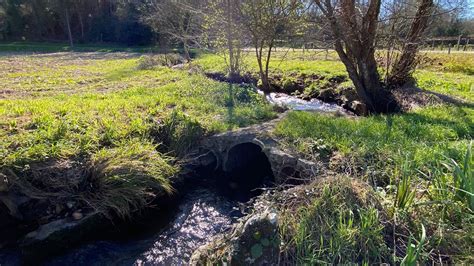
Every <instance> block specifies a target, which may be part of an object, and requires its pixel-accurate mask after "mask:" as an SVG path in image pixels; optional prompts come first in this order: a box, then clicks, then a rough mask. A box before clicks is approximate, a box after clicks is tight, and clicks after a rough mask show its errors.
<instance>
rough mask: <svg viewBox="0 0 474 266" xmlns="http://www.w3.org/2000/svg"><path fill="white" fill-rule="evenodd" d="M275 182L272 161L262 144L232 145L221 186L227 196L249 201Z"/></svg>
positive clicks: (220, 181)
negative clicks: (261, 146)
mask: <svg viewBox="0 0 474 266" xmlns="http://www.w3.org/2000/svg"><path fill="white" fill-rule="evenodd" d="M273 182H274V176H273V172H272V168H271V165H270V162H269V161H268V158H267V156H266V155H265V153H264V152H263V151H262V149H261V148H260V146H258V145H256V144H253V143H242V144H238V145H236V146H234V147H232V148H231V149H230V150H229V152H228V155H227V160H226V162H225V165H224V176H223V178H221V179H220V180H219V183H220V187H221V188H222V189H224V191H225V194H227V196H229V197H231V198H233V199H235V200H239V201H247V200H249V199H250V198H252V197H255V196H257V195H259V194H260V193H261V192H262V190H261V188H263V187H267V186H269V185H270V184H271V183H273Z"/></svg>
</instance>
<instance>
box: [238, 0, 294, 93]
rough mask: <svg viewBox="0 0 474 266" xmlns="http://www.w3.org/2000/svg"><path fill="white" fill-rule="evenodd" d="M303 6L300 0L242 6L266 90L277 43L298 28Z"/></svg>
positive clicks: (255, 0) (249, 1) (251, 1)
mask: <svg viewBox="0 0 474 266" xmlns="http://www.w3.org/2000/svg"><path fill="white" fill-rule="evenodd" d="M301 7H302V2H301V1H298V0H245V1H244V2H243V4H242V7H241V14H242V19H243V21H244V25H245V26H246V28H247V30H248V32H249V33H250V36H251V39H252V44H253V47H254V48H255V55H256V57H257V62H258V67H259V75H260V80H261V82H262V87H263V89H264V90H265V91H269V90H270V83H269V80H268V72H269V65H270V59H271V55H272V50H273V48H274V47H275V42H276V40H277V38H284V37H285V35H287V34H288V33H289V32H291V30H292V29H293V28H294V27H295V25H296V24H297V21H298V16H299V12H298V11H299V9H300V8H301Z"/></svg>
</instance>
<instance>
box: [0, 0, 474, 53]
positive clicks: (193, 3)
mask: <svg viewBox="0 0 474 266" xmlns="http://www.w3.org/2000/svg"><path fill="white" fill-rule="evenodd" d="M235 1H240V2H241V0H235ZM166 2H167V1H165V0H0V41H20V40H24V41H45V42H46V41H48V42H51V41H66V40H68V41H69V42H71V43H102V42H104V43H117V44H124V45H133V46H136V45H151V44H156V43H161V44H164V43H171V44H180V45H182V43H183V40H182V39H183V36H181V38H177V36H176V34H174V33H175V32H176V28H177V27H181V26H182V25H180V24H179V23H181V22H184V23H185V26H192V27H189V29H191V30H189V31H188V29H186V30H185V31H186V34H187V35H189V36H184V37H185V38H187V39H193V37H194V36H191V35H192V34H194V35H195V34H196V25H192V23H199V24H200V25H198V26H197V27H201V26H203V27H205V25H202V24H204V23H206V22H209V21H211V20H216V19H211V20H209V19H200V20H196V21H194V22H193V21H191V20H192V18H193V17H195V16H196V14H197V13H205V12H208V13H207V16H219V14H217V13H214V12H213V11H211V12H210V13H209V10H212V7H213V6H215V3H216V2H219V1H216V0H182V1H174V2H173V1H168V2H169V3H170V6H169V8H166V5H165V8H163V9H161V10H160V12H164V13H167V14H154V13H156V12H154V10H153V8H150V7H156V6H159V5H163V3H166ZM301 2H306V3H311V2H312V1H309V0H308V1H304V0H302V1H301ZM382 2H383V4H386V5H388V4H390V3H389V2H390V1H385V2H384V1H382ZM412 2H413V1H412ZM176 3H180V5H181V7H180V8H181V9H182V7H183V6H186V7H188V6H189V7H192V10H191V11H189V10H188V13H189V14H188V15H186V16H189V17H184V18H183V17H182V16H183V14H182V12H181V13H180V11H179V10H177V9H176V6H177V4H176ZM173 5H174V8H173ZM391 5H393V4H391ZM414 6H416V5H414ZM438 8H439V11H440V12H438V14H439V15H436V16H434V17H433V19H432V21H431V24H430V26H429V27H428V31H429V33H428V35H429V36H430V37H439V36H443V37H446V36H459V35H461V34H474V20H473V19H470V20H466V19H462V17H463V16H462V14H461V13H460V12H452V11H450V12H448V11H446V10H447V9H443V8H441V7H438ZM305 12H307V13H308V16H307V17H308V18H309V20H308V21H309V22H308V21H307V23H308V26H304V27H300V29H299V32H298V33H297V34H298V35H299V36H304V38H303V39H304V40H301V39H302V38H300V39H297V38H293V39H288V40H286V41H287V42H288V41H289V42H290V45H291V46H298V47H301V46H302V44H303V43H318V42H319V43H325V42H327V38H328V37H327V36H325V34H324V33H325V32H327V30H326V29H325V26H324V25H320V24H317V26H314V25H312V24H311V23H310V22H315V21H316V22H317V21H318V16H319V14H317V13H316V14H312V13H311V12H314V9H310V8H308V9H306V11H305ZM221 15H222V14H221ZM153 16H155V17H158V19H156V18H153ZM160 16H161V18H160ZM180 16H181V17H180ZM163 17H165V18H166V20H164V19H163ZM144 18H145V19H144ZM150 18H152V19H150ZM146 19H148V22H146ZM180 19H181V20H180ZM156 21H158V22H157V23H155V22H156ZM190 21H191V22H190ZM383 25H384V23H381V28H383V27H384V26H383ZM167 27H168V28H169V27H175V29H171V30H170V29H168V28H167ZM386 27H387V26H386ZM401 27H402V28H403V26H401ZM199 31H201V32H202V29H199ZM170 32H171V33H172V34H170ZM208 35H211V36H212V35H213V34H212V33H211V34H209V33H208ZM329 38H330V37H329ZM201 43H202V41H201Z"/></svg>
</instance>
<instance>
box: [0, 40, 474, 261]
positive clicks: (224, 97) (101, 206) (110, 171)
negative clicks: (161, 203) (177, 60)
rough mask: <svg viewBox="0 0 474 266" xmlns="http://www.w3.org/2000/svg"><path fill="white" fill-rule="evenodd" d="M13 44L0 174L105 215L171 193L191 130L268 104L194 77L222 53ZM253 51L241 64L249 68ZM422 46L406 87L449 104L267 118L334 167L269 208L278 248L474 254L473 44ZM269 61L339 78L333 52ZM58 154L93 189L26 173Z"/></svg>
mask: <svg viewBox="0 0 474 266" xmlns="http://www.w3.org/2000/svg"><path fill="white" fill-rule="evenodd" d="M15 49H16V50H14V51H15V52H12V50H13V48H11V47H9V48H5V47H4V46H1V45H0V51H1V50H3V51H4V52H0V84H2V88H1V89H0V158H1V159H0V170H1V172H4V173H8V174H10V173H13V175H15V176H17V177H18V178H17V179H15V180H11V182H12V183H17V184H18V185H19V186H21V187H23V188H27V189H29V190H30V191H32V193H33V192H34V193H35V195H43V196H44V195H54V196H58V195H59V196H60V197H59V198H57V200H58V201H61V200H64V199H68V198H80V199H81V200H82V202H83V204H84V205H89V207H90V208H95V209H98V210H100V211H103V212H104V213H117V214H119V215H120V216H124V217H126V216H128V215H130V214H131V213H133V211H134V210H136V209H139V208H142V207H143V206H145V205H146V203H147V200H146V198H147V197H149V196H150V195H149V194H150V190H151V188H153V189H154V191H155V192H154V193H155V194H157V193H172V191H173V188H172V185H171V183H172V182H171V181H170V180H172V179H173V177H174V176H175V175H176V174H177V173H178V172H179V161H180V159H181V158H182V157H183V156H184V155H185V154H186V152H187V151H189V149H190V148H191V147H193V145H194V144H195V143H196V142H197V141H199V139H201V138H203V137H205V136H209V135H212V134H215V133H218V132H223V131H226V130H232V129H236V128H239V127H245V126H249V125H252V124H258V123H261V122H263V121H268V120H271V119H273V118H275V117H276V115H277V113H276V111H275V110H274V108H273V107H272V106H271V105H269V104H268V103H266V102H265V100H264V98H263V97H262V96H261V95H259V94H257V93H256V92H255V91H253V90H252V89H250V88H247V87H241V86H237V85H230V84H227V83H225V82H218V81H215V80H212V79H210V78H207V77H206V76H205V75H204V72H222V73H223V72H224V71H225V62H224V60H223V58H221V57H220V56H219V55H215V54H209V53H201V54H199V55H198V57H197V58H196V59H195V60H194V61H193V63H192V66H191V67H187V68H170V67H166V66H152V67H151V68H149V69H141V68H140V67H139V65H140V62H141V60H143V58H142V54H140V53H139V52H140V51H119V52H114V53H104V52H83V51H81V52H70V51H66V52H64V51H60V52H58V51H57V49H58V48H57V47H56V48H54V49H56V50H54V49H53V48H50V47H49V46H48V47H47V48H44V47H43V48H41V49H40V50H42V51H43V52H44V50H43V49H47V51H51V50H54V51H55V52H57V53H32V52H29V51H25V49H23V48H21V47H20V48H18V47H17V48H15ZM49 49H51V50H49ZM18 50H20V51H18ZM26 50H29V49H26ZM252 56H253V54H252V53H251V52H249V54H248V55H246V57H245V60H244V62H245V71H248V72H250V73H253V74H255V73H256V71H257V65H256V62H254V60H253V57H252ZM423 56H424V58H425V60H422V61H421V64H420V67H419V68H418V69H417V70H416V71H415V73H414V77H415V79H416V82H417V83H416V85H417V86H418V87H419V88H421V89H422V90H424V91H426V92H428V93H429V92H431V93H435V94H439V93H440V94H444V95H448V96H449V97H452V98H453V99H456V100H458V101H457V103H455V104H453V103H436V104H434V105H429V106H418V107H415V108H413V109H412V110H410V111H407V112H405V113H400V114H388V115H372V116H369V117H334V116H332V115H328V114H319V113H312V112H296V111H294V112H289V114H288V115H287V116H286V118H284V119H283V120H282V121H280V122H279V123H278V124H277V126H276V128H275V131H274V132H273V134H274V135H275V136H276V137H278V138H279V139H280V141H281V143H282V145H284V146H285V147H286V149H288V150H291V151H294V152H296V153H298V154H301V156H302V157H304V158H306V159H309V160H319V161H322V162H324V163H325V165H326V172H325V175H327V176H330V177H332V179H328V181H324V182H316V181H315V182H313V183H310V184H308V185H306V186H305V187H304V189H305V191H311V193H302V194H301V197H300V198H299V199H298V200H295V203H294V204H282V205H281V206H280V208H281V209H280V210H281V212H282V213H283V227H282V232H281V235H282V239H284V240H285V242H284V243H285V249H284V252H283V253H284V256H285V258H286V259H288V260H291V261H292V262H298V263H302V264H313V263H322V262H324V263H342V262H347V261H354V262H358V263H367V264H369V263H381V262H391V263H397V264H398V263H400V262H401V260H402V259H404V258H405V260H409V259H413V257H416V259H417V260H420V261H425V262H427V261H431V262H449V263H462V262H465V263H472V262H474V257H473V255H472V254H474V238H473V236H474V203H473V193H474V181H473V180H474V176H473V157H472V152H470V151H471V149H472V148H471V146H472V139H473V136H474V122H473V121H474V107H473V103H474V76H473V73H474V54H451V55H446V54H437V53H426V54H424V55H423ZM380 57H382V55H381V56H380ZM270 68H271V71H272V73H273V74H280V75H282V76H288V75H291V73H299V74H301V73H306V74H313V73H316V74H318V75H320V76H323V77H324V79H330V78H332V77H347V74H346V72H345V70H344V66H343V65H342V64H341V63H340V62H339V61H338V60H337V57H336V55H335V54H334V52H331V51H329V52H328V53H326V52H324V51H306V52H305V53H304V54H303V53H302V51H292V50H285V49H282V48H281V49H279V50H277V52H276V53H275V58H274V60H273V62H272V64H271V67H270ZM381 72H383V70H381ZM344 85H345V86H350V85H351V84H350V82H349V81H346V82H345V83H344ZM64 161H69V162H80V163H81V164H83V165H86V166H87V167H85V168H87V169H88V170H87V171H89V175H88V178H89V179H90V180H89V181H90V182H92V183H94V184H96V185H95V186H94V189H93V190H92V191H91V190H84V189H83V188H81V187H80V186H78V185H77V184H65V183H67V181H66V180H60V178H59V179H58V177H55V176H50V177H48V178H38V175H31V173H32V172H33V173H36V172H35V167H39V168H38V169H40V170H41V169H43V168H41V167H44V166H45V165H46V166H48V167H51V166H57V165H58V164H61V163H63V162H64ZM36 171H38V170H36ZM362 182H364V184H369V185H370V186H369V187H370V189H369V188H367V185H361V183H362ZM360 195H363V197H361V196H360ZM301 198H303V199H304V200H302V199H301ZM124 206H125V207H124ZM285 215H286V216H285ZM422 228H423V229H422ZM422 232H424V234H425V236H424V237H422V235H423V234H422ZM323 239H324V240H323ZM326 239H333V241H331V242H329V241H325V240H326ZM411 244H413V246H412V245H411ZM412 253H413V254H412ZM410 254H412V257H410Z"/></svg>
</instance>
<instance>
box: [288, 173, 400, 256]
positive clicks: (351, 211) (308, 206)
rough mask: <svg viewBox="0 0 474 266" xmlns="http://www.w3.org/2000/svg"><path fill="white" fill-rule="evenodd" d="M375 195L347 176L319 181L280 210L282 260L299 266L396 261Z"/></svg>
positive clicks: (295, 195) (296, 193) (302, 191)
mask: <svg viewBox="0 0 474 266" xmlns="http://www.w3.org/2000/svg"><path fill="white" fill-rule="evenodd" d="M380 206H381V205H380V203H379V202H378V198H377V197H376V195H375V194H374V192H373V190H372V189H371V188H370V187H369V186H367V185H365V184H363V183H362V182H360V181H357V180H352V179H349V178H345V177H338V178H332V179H328V180H322V181H319V182H315V183H313V184H311V185H309V186H306V187H304V188H303V189H301V190H297V192H294V198H293V199H287V200H285V202H284V203H283V207H281V209H282V210H281V211H282V222H281V223H282V225H283V226H282V227H281V228H283V229H282V232H281V234H282V238H283V241H284V242H283V243H284V250H285V252H284V256H283V258H284V261H285V262H287V263H289V264H294V263H295V264H298V265H316V264H317V265H320V264H346V263H348V262H352V263H357V264H381V263H390V262H392V259H391V255H390V253H389V248H388V245H387V243H386V242H385V241H386V240H385V239H384V230H386V229H385V228H384V226H385V225H384V223H383V222H386V221H384V219H386V218H387V217H386V215H385V213H383V210H381V209H380Z"/></svg>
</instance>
